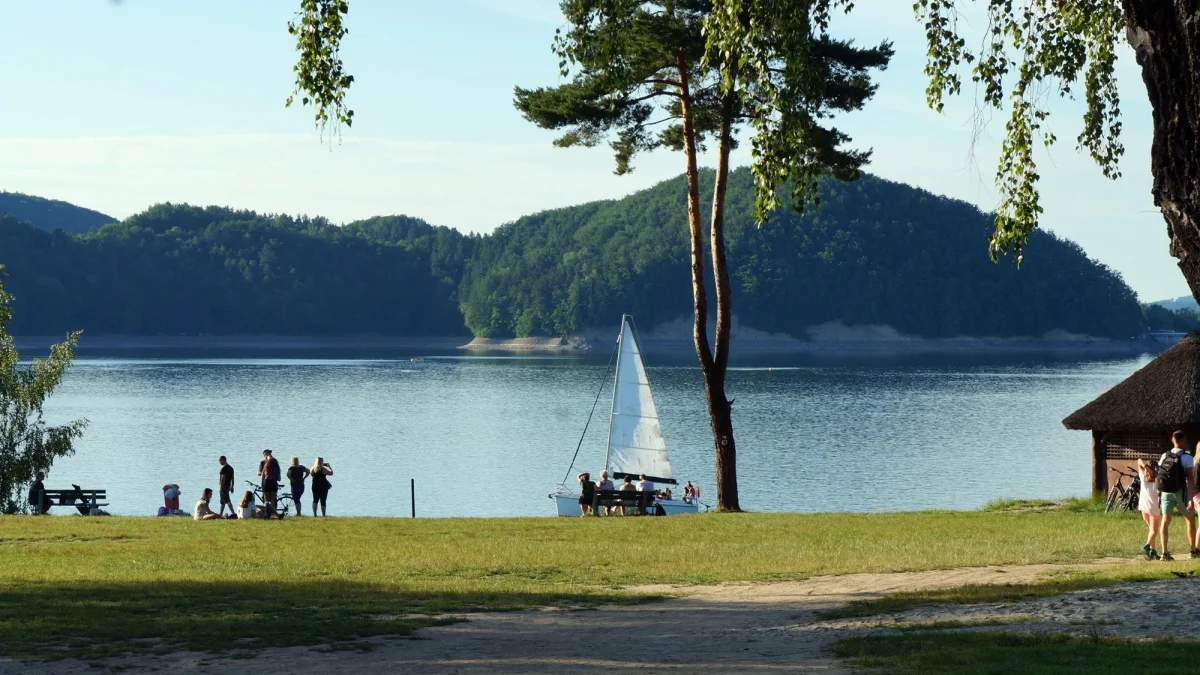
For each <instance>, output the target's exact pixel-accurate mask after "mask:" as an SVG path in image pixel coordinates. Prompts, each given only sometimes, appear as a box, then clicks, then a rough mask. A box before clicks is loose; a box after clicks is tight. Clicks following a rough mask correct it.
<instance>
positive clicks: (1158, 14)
mask: <svg viewBox="0 0 1200 675" xmlns="http://www.w3.org/2000/svg"><path fill="white" fill-rule="evenodd" d="M1123 5H1124V9H1125V23H1126V34H1127V36H1128V38H1129V44H1130V45H1132V46H1133V48H1134V51H1135V52H1136V54H1137V62H1138V65H1140V66H1141V67H1142V80H1143V81H1144V82H1145V84H1146V92H1147V94H1148V95H1149V98H1150V105H1151V107H1152V108H1153V110H1154V141H1153V144H1152V145H1151V147H1150V162H1151V173H1152V175H1153V176H1154V187H1153V189H1152V191H1151V192H1152V194H1153V195H1154V203H1155V205H1157V206H1158V207H1159V208H1160V209H1161V211H1162V215H1163V219H1164V220H1166V221H1167V234H1168V235H1169V236H1170V237H1171V255H1172V256H1174V257H1175V258H1177V259H1178V260H1179V269H1180V270H1182V271H1183V276H1184V278H1185V279H1186V280H1187V282H1188V286H1189V287H1190V288H1191V290H1192V295H1193V296H1194V297H1196V298H1197V299H1200V87H1197V86H1196V82H1197V80H1196V76H1197V74H1198V73H1200V8H1198V7H1197V4H1196V2H1194V1H1193V0H1123Z"/></svg>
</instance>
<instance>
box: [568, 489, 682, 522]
mask: <svg viewBox="0 0 1200 675" xmlns="http://www.w3.org/2000/svg"><path fill="white" fill-rule="evenodd" d="M550 498H551V499H553V500H554V505H555V508H556V509H557V511H558V515H560V516H567V517H570V516H574V517H576V518H578V517H579V516H581V515H583V514H582V513H581V512H580V510H579V495H569V494H552V495H550ZM654 503H656V504H658V505H660V506H662V507H663V511H666V512H667V515H668V516H683V515H689V514H693V513H699V512H700V505H699V504H697V503H696V502H685V501H681V500H676V499H671V500H666V499H659V500H656V501H655V502H654Z"/></svg>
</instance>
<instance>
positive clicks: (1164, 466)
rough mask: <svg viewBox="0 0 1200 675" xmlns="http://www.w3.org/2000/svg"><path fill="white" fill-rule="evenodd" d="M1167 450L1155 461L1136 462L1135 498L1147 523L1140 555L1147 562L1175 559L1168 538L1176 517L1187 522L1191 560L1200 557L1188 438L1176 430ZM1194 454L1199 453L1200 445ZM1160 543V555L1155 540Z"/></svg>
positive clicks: (1199, 496)
mask: <svg viewBox="0 0 1200 675" xmlns="http://www.w3.org/2000/svg"><path fill="white" fill-rule="evenodd" d="M1171 444H1172V445H1173V446H1174V447H1173V448H1171V450H1170V451H1168V452H1165V453H1163V455H1162V456H1161V457H1159V458H1158V461H1157V462H1155V461H1153V460H1148V459H1139V460H1138V463H1137V468H1138V474H1139V475H1140V478H1141V483H1142V488H1141V493H1140V494H1139V495H1138V509H1139V510H1140V511H1141V512H1142V520H1144V521H1145V522H1146V525H1147V527H1148V532H1147V533H1146V544H1145V545H1144V546H1142V555H1144V556H1146V558H1147V559H1149V560H1174V558H1173V557H1172V556H1171V553H1170V550H1169V548H1168V544H1167V542H1168V541H1169V539H1170V528H1171V520H1172V519H1173V518H1174V517H1175V516H1177V515H1179V516H1183V518H1184V520H1185V521H1186V522H1187V541H1188V548H1189V549H1190V550H1191V557H1192V558H1200V533H1198V532H1197V531H1196V513H1197V511H1200V491H1198V490H1197V487H1198V486H1197V473H1196V462H1195V459H1194V458H1193V457H1192V455H1191V454H1189V453H1188V452H1187V447H1188V445H1189V444H1188V442H1187V435H1186V434H1185V433H1184V432H1182V431H1176V432H1175V433H1174V434H1172V435H1171ZM1196 451H1197V452H1200V444H1197V446H1196ZM1159 539H1161V540H1162V552H1161V553H1160V552H1159V549H1158V543H1159V542H1158V540H1159Z"/></svg>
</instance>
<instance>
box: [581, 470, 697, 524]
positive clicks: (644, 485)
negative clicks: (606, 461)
mask: <svg viewBox="0 0 1200 675" xmlns="http://www.w3.org/2000/svg"><path fill="white" fill-rule="evenodd" d="M576 480H578V481H579V510H580V517H581V518H583V517H586V516H598V515H600V513H599V511H598V510H597V508H596V506H595V503H596V491H597V490H620V491H621V492H628V493H629V498H628V499H625V498H624V496H623V495H622V499H621V501H620V503H618V504H613V505H607V504H606V505H605V506H604V515H606V516H611V515H615V514H616V513H617V512H618V511H619V512H620V513H621V515H623V516H624V515H628V514H627V512H626V510H625V509H626V508H627V507H633V506H636V507H637V510H638V513H642V514H644V513H646V507H647V502H653V501H654V500H657V499H663V500H667V501H670V500H672V499H674V496H673V495H672V494H671V488H669V487H668V488H665V489H662V490H658V489H655V487H654V482H653V481H651V480H649V479H647V478H646V474H644V473H643V474H641V475H639V476H638V482H637V483H636V484H634V482H633V477H632V476H630V475H628V474H626V475H625V478H624V482H622V484H621V487H620V488H618V487H617V486H616V485H615V484H614V483H613V482H612V481H611V480H609V477H608V471H607V470H605V471H601V472H600V480H598V481H593V480H592V474H590V473H588V472H587V471H584V472H583V473H581V474H579V475H578V476H576ZM647 494H650V495H653V498H652V499H643V498H641V497H642V496H643V495H647ZM699 498H700V488H699V486H696V485H692V482H691V481H688V482H687V485H685V486H684V487H683V501H685V502H688V503H691V502H692V501H693V500H696V499H699Z"/></svg>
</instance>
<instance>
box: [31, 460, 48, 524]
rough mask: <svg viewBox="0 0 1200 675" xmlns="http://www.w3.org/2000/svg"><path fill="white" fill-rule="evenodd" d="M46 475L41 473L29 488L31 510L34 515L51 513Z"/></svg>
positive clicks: (38, 473)
mask: <svg viewBox="0 0 1200 675" xmlns="http://www.w3.org/2000/svg"><path fill="white" fill-rule="evenodd" d="M45 480H46V474H45V473H43V472H41V471H39V472H37V476H35V477H34V481H33V483H32V484H31V485H30V486H29V508H30V510H32V511H33V514H34V515H46V514H47V513H49V512H50V498H49V497H47V496H46V483H45V482H44V481H45Z"/></svg>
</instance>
